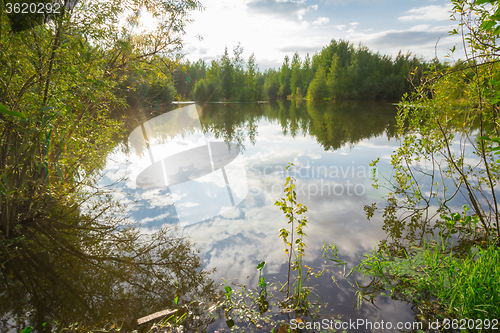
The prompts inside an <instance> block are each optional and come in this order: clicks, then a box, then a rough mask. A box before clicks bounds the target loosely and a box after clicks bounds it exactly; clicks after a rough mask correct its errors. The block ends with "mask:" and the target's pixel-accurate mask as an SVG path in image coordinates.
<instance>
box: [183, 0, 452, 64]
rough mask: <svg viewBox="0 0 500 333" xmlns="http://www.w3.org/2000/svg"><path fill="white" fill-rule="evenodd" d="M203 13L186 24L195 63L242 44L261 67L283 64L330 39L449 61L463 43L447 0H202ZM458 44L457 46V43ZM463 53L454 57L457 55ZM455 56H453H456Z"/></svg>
mask: <svg viewBox="0 0 500 333" xmlns="http://www.w3.org/2000/svg"><path fill="white" fill-rule="evenodd" d="M202 4H203V6H204V7H205V9H204V10H203V11H196V12H194V13H193V15H192V19H193V20H194V22H192V23H190V24H189V25H188V26H187V27H186V35H185V37H184V41H185V43H184V53H185V54H186V58H187V59H189V60H190V61H197V60H198V59H203V60H205V61H207V62H210V60H212V59H217V58H220V57H221V55H222V54H223V53H224V49H225V47H227V48H228V51H229V52H230V53H231V54H232V50H233V49H234V48H235V46H236V45H238V43H241V46H242V47H243V49H244V52H243V57H244V58H245V59H248V57H249V56H250V55H251V54H252V53H254V54H255V57H256V61H257V63H258V65H259V67H260V68H261V70H264V69H266V68H278V67H279V66H281V64H282V63H283V59H284V57H285V55H288V56H289V57H290V58H291V57H292V56H293V54H294V53H295V52H298V53H299V55H300V56H301V59H304V57H305V55H306V54H307V53H309V55H311V56H312V55H313V54H314V53H315V52H318V51H321V49H322V48H323V47H325V46H327V45H328V44H329V43H330V41H331V40H332V39H336V40H340V39H342V40H348V41H350V42H351V43H353V44H354V45H356V46H357V45H358V44H359V43H361V44H363V45H365V46H367V47H368V48H369V49H370V50H371V51H373V52H374V53H376V52H380V53H381V54H387V55H392V56H396V55H397V54H398V52H399V51H402V52H403V53H406V52H408V51H409V52H411V53H412V54H415V55H417V56H421V57H423V58H424V59H426V60H430V59H433V58H435V57H436V55H437V57H438V58H439V59H440V60H441V61H444V60H448V59H450V58H446V57H445V56H446V55H447V54H448V53H449V50H450V49H451V48H452V47H453V46H454V45H456V44H459V43H460V42H461V40H460V38H459V37H457V36H448V31H450V30H451V29H452V28H455V27H456V26H457V23H456V21H451V20H450V15H451V9H452V6H451V3H450V1H449V0H448V1H447V0H202ZM457 48H458V47H457ZM456 58H457V56H456V55H455V56H454V58H453V59H454V60H456ZM453 59H452V60H453Z"/></svg>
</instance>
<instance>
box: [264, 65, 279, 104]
mask: <svg viewBox="0 0 500 333" xmlns="http://www.w3.org/2000/svg"><path fill="white" fill-rule="evenodd" d="M265 75H266V80H265V81H264V95H265V96H266V97H267V98H268V99H270V100H276V99H277V98H278V94H279V90H280V81H279V74H278V72H276V71H275V70H273V69H268V70H267V71H266V73H265Z"/></svg>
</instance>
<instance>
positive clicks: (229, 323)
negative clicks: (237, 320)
mask: <svg viewBox="0 0 500 333" xmlns="http://www.w3.org/2000/svg"><path fill="white" fill-rule="evenodd" d="M226 325H227V327H228V328H231V327H233V326H234V320H232V319H229V320H226Z"/></svg>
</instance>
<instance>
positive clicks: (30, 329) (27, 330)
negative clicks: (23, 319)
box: [21, 326, 33, 333]
mask: <svg viewBox="0 0 500 333" xmlns="http://www.w3.org/2000/svg"><path fill="white" fill-rule="evenodd" d="M31 331H33V327H31V326H28V327H25V328H24V329H23V330H22V331H21V333H30V332H31Z"/></svg>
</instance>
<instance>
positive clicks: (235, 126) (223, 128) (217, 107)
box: [200, 103, 264, 149]
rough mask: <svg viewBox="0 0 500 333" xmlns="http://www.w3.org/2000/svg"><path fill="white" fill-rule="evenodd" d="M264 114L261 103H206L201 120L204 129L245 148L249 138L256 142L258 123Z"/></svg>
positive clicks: (253, 142) (201, 113)
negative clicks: (244, 143) (245, 142)
mask: <svg viewBox="0 0 500 333" xmlns="http://www.w3.org/2000/svg"><path fill="white" fill-rule="evenodd" d="M263 115H264V110H263V108H262V105H261V104H255V103H231V104H205V105H204V106H203V107H202V108H201V110H200V121H201V125H202V127H203V130H204V131H208V132H212V133H213V134H214V135H215V137H216V138H218V139H224V141H226V142H233V143H235V144H237V145H238V146H240V148H242V149H243V148H244V145H243V142H244V141H245V140H246V139H247V138H248V139H249V140H250V142H251V143H252V144H255V136H256V135H257V123H258V120H259V119H260V118H261V117H262V116H263Z"/></svg>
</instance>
